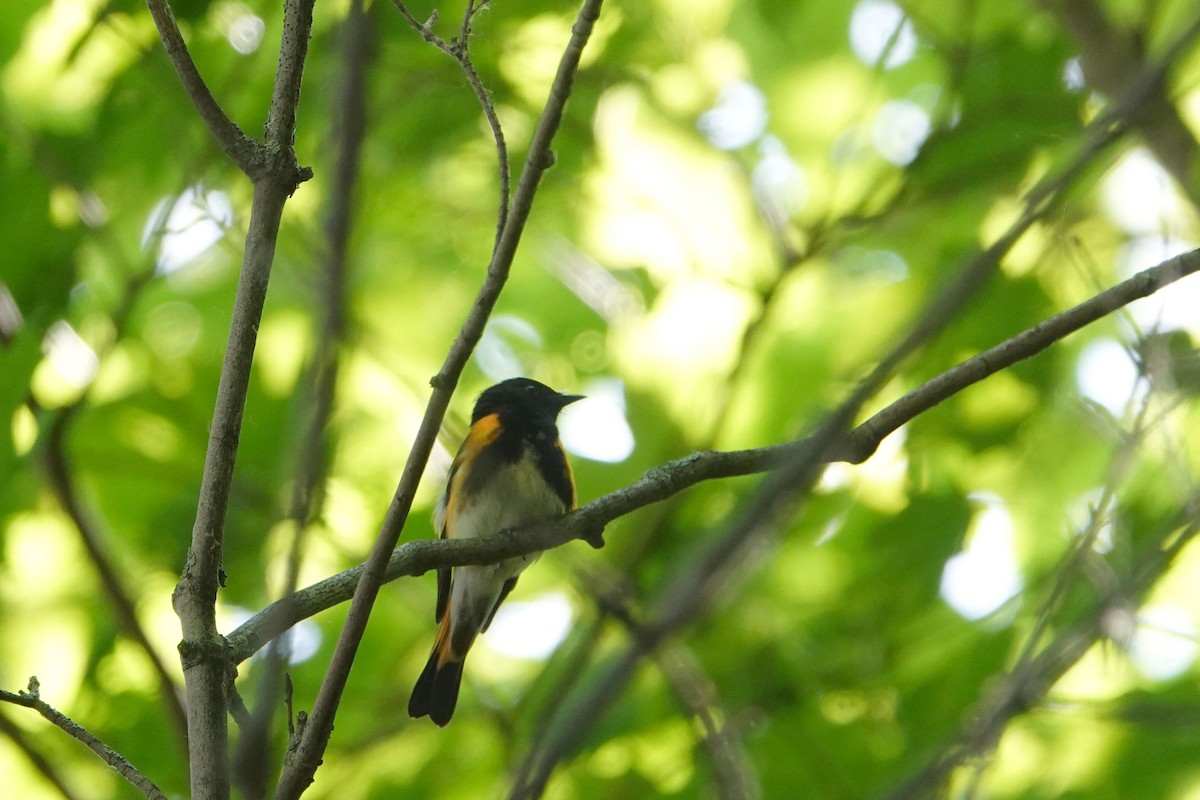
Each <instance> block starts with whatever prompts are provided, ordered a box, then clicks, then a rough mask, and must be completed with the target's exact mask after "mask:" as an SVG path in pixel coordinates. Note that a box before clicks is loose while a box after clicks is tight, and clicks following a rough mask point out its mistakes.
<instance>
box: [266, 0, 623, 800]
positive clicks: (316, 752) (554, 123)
mask: <svg viewBox="0 0 1200 800" xmlns="http://www.w3.org/2000/svg"><path fill="white" fill-rule="evenodd" d="M601 4H602V0H584V3H583V6H582V8H581V9H580V11H579V16H578V17H577V18H576V21H575V25H574V26H573V27H572V30H571V39H570V41H569V42H568V44H567V46H566V49H565V50H564V51H563V55H562V59H561V60H560V62H559V67H558V73H557V74H556V76H555V78H554V82H553V84H552V85H551V88H550V97H549V98H548V99H547V101H546V106H545V109H544V110H543V112H542V116H541V118H540V120H539V121H538V126H537V129H536V131H535V133H534V136H533V139H532V141H531V143H530V147H529V155H528V157H527V159H526V162H525V167H524V169H523V170H522V172H521V180H520V182H519V184H518V186H517V192H516V196H515V197H514V199H513V207H512V211H511V212H510V213H509V215H508V218H507V220H506V222H505V225H504V228H503V230H502V231H501V233H500V237H499V240H498V242H497V243H496V247H495V249H494V250H493V253H492V259H491V263H490V264H489V265H488V270H487V275H486V276H485V278H484V282H483V286H482V287H480V290H479V294H478V296H477V297H476V299H475V304H474V306H473V307H472V308H471V311H470V313H469V314H468V316H467V319H466V321H465V322H464V323H463V327H462V329H461V330H460V331H459V334H458V337H457V338H456V339H455V341H454V344H453V345H451V347H450V350H449V352H448V353H447V354H446V359H445V361H444V362H443V363H442V368H441V370H440V371H439V372H438V374H437V375H436V376H434V378H433V379H432V380H431V381H430V383H431V385H432V386H433V393H432V394H431V396H430V399H429V404H428V406H427V407H426V410H425V415H424V417H423V418H422V420H421V424H420V427H419V428H418V430H417V434H416V436H415V437H414V440H413V446H412V450H411V451H410V452H409V457H408V460H407V462H406V463H405V466H404V471H403V472H402V474H401V476H400V481H399V483H398V484H397V486H396V491H395V494H394V495H393V497H392V502H391V504H390V505H389V506H388V511H387V514H386V516H385V517H384V521H383V524H382V525H381V526H380V531H379V535H378V536H377V538H376V540H375V545H374V547H373V548H372V550H371V555H370V557H369V558H368V559H367V562H366V564H365V565H364V566H363V573H362V579H361V580H360V581H358V584H357V586H356V587H355V589H354V599H353V601H352V602H351V604H350V611H349V613H348V614H347V618H346V623H345V625H344V626H343V628H342V632H341V635H340V637H339V638H338V643H337V647H336V648H335V650H334V653H333V657H332V658H331V660H330V664H329V669H328V671H327V672H326V675H325V680H324V681H323V682H322V684H321V689H320V691H319V692H318V694H317V699H316V702H315V703H314V704H313V710H312V713H311V714H310V715H309V718H308V724H307V725H306V727H305V731H304V734H303V736H301V737H300V739H299V741H298V742H297V741H295V740H293V743H292V744H293V746H292V747H291V748H289V751H288V755H287V758H286V759H285V765H284V771H283V774H282V776H281V777H280V780H279V785H278V786H277V787H276V790H275V797H276V799H277V800H293V798H297V797H299V796H300V794H301V793H302V792H303V791H304V790H305V788H307V787H308V785H309V784H310V783H312V780H313V775H314V774H315V772H316V769H317V767H318V766H319V765H320V763H321V757H322V755H323V754H324V752H325V747H326V745H327V744H328V743H329V736H330V734H331V733H332V731H333V718H334V716H335V715H336V713H337V707H338V704H339V703H340V701H341V697H342V692H343V691H344V690H345V687H346V680H347V678H348V677H349V674H350V667H351V665H352V664H353V663H354V657H355V654H356V653H357V651H358V645H359V643H360V642H361V641H362V637H363V633H364V632H365V631H366V627H367V620H368V619H369V617H370V614H371V609H372V607H373V606H374V603H375V598H376V596H377V595H378V593H379V587H380V586H381V585H382V584H383V581H384V579H385V572H386V569H387V566H388V562H389V560H390V557H391V553H392V550H393V549H394V548H395V546H396V542H397V540H398V539H399V538H400V533H401V531H402V529H403V527H404V522H405V520H406V519H407V518H408V512H409V509H410V508H411V507H412V501H413V497H414V495H415V494H416V489H417V484H418V483H419V481H420V478H421V473H422V472H423V471H424V466H425V463H426V462H427V461H428V459H429V454H430V452H431V451H432V449H433V443H434V441H435V440H436V438H437V431H438V428H439V427H440V425H441V420H442V417H443V416H444V414H445V413H446V408H447V406H449V404H450V396H451V394H452V393H453V391H454V387H455V386H456V385H457V383H458V378H459V376H460V375H461V374H462V370H463V367H464V366H465V365H466V362H467V359H468V358H469V357H470V355H471V352H472V351H473V350H474V348H475V345H476V344H477V343H478V342H479V339H480V337H481V336H482V335H483V329H484V325H485V324H486V323H487V319H488V317H489V316H490V314H491V312H492V309H493V308H494V307H495V304H496V301H497V299H498V298H499V296H500V292H501V290H502V289H503V288H504V284H505V282H506V281H507V279H508V273H509V270H510V269H511V267H512V260H513V256H514V255H515V253H516V249H517V244H518V242H519V241H520V238H521V234H522V232H523V231H524V227H525V222H526V220H527V219H528V217H529V212H530V209H531V208H532V206H533V198H534V195H535V194H536V192H537V187H538V184H539V183H540V181H541V176H542V173H544V172H545V170H546V169H547V168H549V166H550V165H551V164H552V163H553V156H552V154H551V151H550V145H551V143H552V142H553V139H554V135H555V133H556V132H557V131H558V126H559V123H560V122H561V121H562V114H563V109H564V107H565V106H566V102H567V98H568V97H569V96H570V93H571V87H572V84H573V83H574V79H575V73H576V71H577V70H578V68H579V59H580V56H581V55H582V53H583V48H584V45H585V44H586V43H587V40H588V37H589V36H590V35H591V32H592V27H593V25H594V24H595V21H596V19H597V18H598V16H599V14H600V6H601Z"/></svg>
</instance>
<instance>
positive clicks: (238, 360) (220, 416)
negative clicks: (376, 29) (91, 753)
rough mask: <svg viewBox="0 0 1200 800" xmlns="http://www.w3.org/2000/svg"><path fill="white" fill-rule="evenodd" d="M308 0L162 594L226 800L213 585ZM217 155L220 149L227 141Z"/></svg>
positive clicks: (287, 174)
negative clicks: (166, 593)
mask: <svg viewBox="0 0 1200 800" xmlns="http://www.w3.org/2000/svg"><path fill="white" fill-rule="evenodd" d="M313 2H314V0H287V2H286V4H285V6H284V17H283V35H282V37H281V40H280V46H279V62H278V66H277V69H276V75H275V88H274V91H273V93H272V98H271V108H270V112H269V114H268V117H267V129H266V141H265V143H263V144H260V145H259V146H258V147H257V148H256V153H257V155H259V156H261V157H262V159H263V163H264V166H263V167H262V168H261V169H259V168H258V165H257V163H255V164H248V163H246V162H245V161H243V160H238V159H235V160H238V165H239V166H240V167H241V168H242V169H243V170H244V171H246V172H247V174H248V175H249V176H250V177H251V179H252V180H253V181H254V200H253V203H252V205H251V210H250V223H249V227H248V232H247V236H246V248H245V252H244V254H243V257H242V269H241V273H240V275H239V278H238V286H237V295H236V298H235V300H234V309H233V319H232V321H231V323H230V330H229V339H228V342H227V344H226V348H225V359H224V362H223V363H222V366H221V377H220V382H219V383H218V386H217V399H216V405H215V407H214V409H213V420H212V427H211V430H210V432H209V439H208V447H207V451H206V453H205V458H204V474H203V478H202V480H201V485H200V497H199V502H198V504H197V509H196V521H195V525H194V527H193V529H192V541H191V546H190V548H189V550H188V556H187V563H186V564H185V565H184V570H183V574H182V576H181V577H180V580H179V585H178V586H176V587H175V592H174V595H173V596H172V600H173V604H174V606H175V611H176V613H177V614H178V615H179V620H180V625H181V627H182V629H183V640H182V641H181V642H180V644H179V651H180V657H181V659H182V662H183V669H184V679H185V686H186V693H187V707H188V750H189V752H188V755H189V764H190V766H191V789H192V800H226V798H228V797H229V757H228V719H227V708H228V704H229V696H228V695H229V686H230V683H231V682H232V680H233V675H234V666H233V662H232V661H231V659H230V658H229V655H228V647H227V645H226V643H225V641H224V639H223V638H222V637H221V636H220V634H219V633H218V631H217V625H216V600H217V589H218V588H219V587H220V586H221V585H222V584H223V583H224V573H223V571H222V569H221V559H222V550H223V544H224V527H225V515H226V510H227V506H228V502H229V490H230V486H231V484H232V481H233V469H234V464H235V461H236V458H237V448H238V439H239V436H240V433H241V424H242V413H243V411H244V409H245V403H246V392H247V389H248V387H249V383H250V366H251V363H252V361H253V358H254V346H255V342H256V339H257V333H258V325H259V320H260V319H261V318H262V309H263V304H264V302H265V301H266V293H267V282H268V280H269V278H270V274H271V263H272V261H273V260H274V257H275V243H276V240H277V238H278V236H279V221H280V218H281V216H282V214H283V206H284V203H285V202H286V201H287V198H288V197H289V196H290V195H291V194H292V192H294V191H295V189H296V187H297V186H298V185H299V184H300V183H301V182H302V181H304V180H306V179H307V178H308V177H310V176H311V171H309V170H307V169H302V168H300V167H299V166H298V165H297V163H296V155H295V152H294V151H293V149H292V141H293V138H294V136H295V130H296V103H297V102H298V100H299V97H300V79H301V75H302V73H303V66H304V60H305V57H306V56H307V53H308V39H309V35H310V33H311V30H312V8H313ZM149 4H150V10H151V13H152V14H154V15H155V22H156V24H158V25H159V30H160V32H161V34H162V36H163V40H164V44H165V45H166V47H167V52H168V55H170V56H171V59H172V62H173V63H174V64H175V67H176V70H177V71H178V72H179V74H180V78H181V80H182V81H183V84H184V87H185V89H187V91H188V93H189V96H191V97H192V100H193V103H194V104H195V105H196V108H197V110H198V111H199V113H200V115H201V117H203V118H204V120H205V121H206V123H208V124H209V126H210V128H212V129H214V134H215V135H217V138H218V140H219V141H222V143H223V146H224V142H225V139H224V138H222V136H223V134H222V131H226V133H227V131H228V129H227V127H225V126H223V125H220V124H218V125H214V122H213V116H214V115H213V109H212V107H213V106H215V105H216V101H215V100H212V97H211V95H210V94H208V92H207V89H203V84H202V82H199V86H197V82H198V81H199V75H198V73H197V72H196V70H195V66H194V65H193V64H191V59H190V57H189V56H188V55H187V50H186V48H185V46H184V45H183V40H182V38H181V37H179V36H178V29H177V28H176V27H175V23H174V20H173V19H170V18H169V17H170V13H169V9H168V8H167V7H166V4H165V2H162V0H149ZM156 9H157V10H158V13H156ZM164 9H165V11H166V13H165V14H164V13H163V10H164ZM201 89H203V91H201ZM210 101H211V102H210ZM217 122H220V120H217ZM231 124H232V123H230V125H231ZM226 152H230V148H229V147H226Z"/></svg>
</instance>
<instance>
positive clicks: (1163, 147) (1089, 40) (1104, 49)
mask: <svg viewBox="0 0 1200 800" xmlns="http://www.w3.org/2000/svg"><path fill="white" fill-rule="evenodd" d="M1038 4H1039V5H1040V6H1041V7H1042V8H1044V9H1046V10H1047V11H1049V12H1050V13H1051V14H1053V15H1054V16H1055V17H1056V18H1057V19H1058V21H1059V24H1060V25H1062V27H1063V28H1064V29H1065V30H1066V31H1067V33H1068V34H1070V36H1071V38H1072V39H1074V40H1075V42H1076V44H1077V45H1078V47H1079V58H1080V63H1081V64H1082V67H1083V74H1084V77H1085V78H1086V80H1087V82H1088V83H1089V84H1090V85H1091V86H1092V87H1093V88H1095V89H1098V90H1099V91H1101V92H1103V93H1105V94H1107V95H1110V96H1115V95H1117V94H1120V92H1121V91H1122V90H1123V89H1124V88H1125V86H1126V85H1127V83H1128V81H1129V79H1130V76H1131V75H1137V74H1138V73H1139V72H1141V71H1143V70H1144V68H1145V66H1146V62H1147V55H1146V53H1145V50H1144V44H1143V42H1142V41H1141V37H1140V36H1139V34H1138V33H1137V32H1135V31H1131V30H1126V29H1124V28H1122V27H1120V26H1118V25H1116V24H1115V23H1114V22H1113V21H1112V20H1111V19H1110V18H1109V16H1108V13H1107V12H1106V11H1105V9H1104V8H1103V4H1101V3H1098V2H1096V0H1039V3H1038ZM1197 33H1200V19H1198V20H1196V21H1194V22H1193V23H1192V24H1191V25H1190V26H1189V27H1188V28H1187V29H1186V32H1185V34H1184V36H1183V37H1181V39H1182V40H1183V41H1190V40H1191V39H1193V38H1195V36H1196V34H1197ZM1165 77H1166V76H1165V75H1164V76H1162V79H1160V81H1159V82H1158V84H1157V85H1156V86H1155V87H1154V91H1153V92H1152V93H1151V95H1150V96H1149V97H1148V98H1147V102H1146V106H1145V110H1144V112H1143V113H1142V114H1140V115H1138V116H1137V117H1136V118H1135V119H1133V124H1134V126H1135V127H1136V128H1137V131H1138V133H1139V134H1140V135H1141V137H1142V139H1143V140H1145V142H1146V145H1147V147H1149V148H1150V150H1151V152H1153V153H1154V157H1155V158H1156V159H1157V160H1158V162H1159V163H1160V164H1161V165H1162V166H1163V168H1164V169H1165V170H1166V171H1167V172H1168V173H1170V174H1171V176H1172V177H1173V178H1174V179H1175V182H1176V184H1178V186H1179V187H1180V189H1182V190H1183V191H1184V193H1185V194H1187V196H1188V197H1189V198H1191V200H1192V202H1193V203H1198V202H1200V187H1198V186H1197V183H1196V178H1195V173H1196V165H1197V162H1198V161H1200V147H1198V146H1197V144H1196V137H1195V136H1194V135H1193V134H1192V132H1191V131H1190V130H1189V129H1188V126H1187V123H1186V122H1184V121H1183V118H1182V117H1181V116H1180V114H1179V110H1178V109H1177V108H1176V107H1175V105H1174V104H1173V103H1172V102H1171V99H1170V97H1169V95H1168V93H1167V84H1166V81H1165Z"/></svg>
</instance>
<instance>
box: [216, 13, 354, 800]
mask: <svg viewBox="0 0 1200 800" xmlns="http://www.w3.org/2000/svg"><path fill="white" fill-rule="evenodd" d="M372 32H373V31H372V28H371V24H370V20H369V19H368V17H367V13H366V12H365V11H364V9H363V2H362V0H353V2H352V3H351V7H350V11H349V14H348V15H347V17H346V20H345V22H344V24H343V30H342V53H343V57H342V64H343V65H344V67H345V69H344V72H343V75H342V81H341V87H340V91H338V92H337V94H336V98H337V100H336V107H335V108H334V109H333V117H334V137H333V138H334V139H335V140H336V141H337V142H338V145H339V146H338V153H337V159H336V164H335V165H334V170H333V174H332V181H331V187H330V194H329V211H328V215H327V216H326V219H325V240H326V250H325V254H324V259H323V261H324V270H323V272H322V274H321V277H320V281H319V284H320V290H319V292H318V296H317V298H316V302H317V306H318V308H317V313H318V315H319V316H320V318H321V323H320V328H319V330H318V332H317V337H316V351H315V352H314V354H313V357H312V361H311V362H310V364H309V368H308V374H309V376H310V379H311V381H312V384H311V390H310V391H311V395H310V397H309V402H308V404H307V405H308V409H307V413H308V416H309V419H308V422H307V425H306V427H305V429H304V433H303V435H302V437H301V441H300V446H299V448H298V451H297V453H296V467H295V476H294V479H293V484H292V493H291V498H290V500H289V505H288V510H287V520H288V521H289V522H290V528H291V530H292V532H293V539H292V544H291V548H290V552H289V554H288V560H287V574H286V577H285V579H284V586H283V589H282V597H283V598H284V599H283V600H282V602H284V603H287V602H288V598H290V596H291V595H292V594H293V593H294V592H295V591H296V588H297V583H298V581H299V577H300V565H301V561H302V559H303V553H304V541H305V537H306V534H307V530H308V525H309V523H310V521H311V520H312V519H313V518H314V517H316V516H317V515H318V514H319V513H320V512H319V506H320V502H321V500H320V492H319V491H318V485H319V483H320V481H321V477H322V475H323V474H324V468H325V457H324V451H325V447H326V429H327V428H328V425H329V418H330V415H331V414H332V412H333V405H334V391H335V388H336V386H337V376H338V351H339V348H340V347H341V345H342V339H343V336H344V333H345V327H346V262H347V251H348V244H349V240H350V230H351V216H352V213H353V209H354V194H355V187H356V184H357V179H358V172H359V157H360V153H361V145H362V140H363V135H364V130H365V126H366V74H367V68H368V62H369V61H370V56H371V55H372V52H373V46H374V41H373V36H372ZM289 656H290V642H289V639H288V634H286V633H285V634H283V635H281V636H279V637H278V638H276V639H275V640H274V641H273V642H272V644H271V647H270V648H269V650H268V652H267V658H266V661H265V663H264V664H263V673H262V678H261V680H260V681H259V685H258V697H257V701H256V704H255V708H254V711H253V713H252V714H251V715H250V719H249V722H248V724H247V725H246V726H245V727H243V729H242V732H241V740H240V742H239V744H238V750H237V753H236V755H235V758H234V778H235V780H236V781H237V783H238V787H239V788H240V789H241V791H242V794H243V795H245V796H246V797H247V798H260V797H264V796H265V795H266V792H267V781H268V774H269V771H270V760H269V758H268V744H269V741H270V735H271V728H272V725H271V723H272V719H273V717H274V714H275V712H276V709H278V708H279V699H280V697H281V696H282V694H281V692H282V688H283V672H284V669H285V668H286V666H287V662H288V658H289Z"/></svg>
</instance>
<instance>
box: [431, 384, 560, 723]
mask: <svg viewBox="0 0 1200 800" xmlns="http://www.w3.org/2000/svg"><path fill="white" fill-rule="evenodd" d="M582 398H583V396H582V395H577V394H559V393H558V392H556V391H554V390H553V389H551V388H550V387H548V386H546V385H544V384H541V383H538V382H537V381H535V380H530V379H529V378H512V379H510V380H507V381H503V382H502V383H498V384H496V385H495V386H493V387H491V388H490V389H488V390H487V391H485V392H484V393H483V394H481V395H480V396H479V400H478V401H476V403H475V411H474V413H472V414H471V430H470V432H468V434H467V438H466V440H465V441H464V442H463V443H462V447H460V448H459V450H458V455H456V456H455V457H454V464H453V465H452V466H451V467H450V476H449V478H448V480H447V482H446V491H445V493H444V494H443V495H442V497H441V498H440V499H439V500H438V504H437V507H436V508H435V509H434V512H433V524H434V527H435V528H436V529H437V530H438V531H439V533H440V534H441V537H442V538H443V539H463V538H472V537H477V536H493V535H495V534H497V533H499V532H500V531H502V530H504V529H505V528H513V527H516V526H518V525H522V524H525V523H529V522H534V521H536V520H542V519H549V518H552V517H556V516H560V515H561V514H564V513H566V512H567V511H570V510H571V509H573V508H575V480H574V477H573V476H572V474H571V464H570V462H568V461H567V454H566V452H565V451H564V450H563V446H562V442H561V441H560V440H559V438H558V426H557V424H556V420H557V418H558V413H559V412H560V411H562V410H563V408H565V407H566V406H567V405H569V404H571V403H574V402H575V401H576V400H581V399H582ZM538 555H539V554H538V553H532V554H530V555H527V556H523V557H518V558H510V559H507V560H505V561H502V562H500V563H499V564H494V565H491V566H486V567H455V568H454V569H439V570H438V576H437V577H438V594H437V622H438V634H437V639H436V640H435V641H434V644H433V652H432V653H431V654H430V656H429V663H427V664H426V665H425V670H424V671H423V672H422V673H421V677H420V678H418V679H417V685H416V687H414V688H413V693H412V698H411V699H410V700H409V701H408V713H409V714H410V715H411V716H413V717H423V716H425V715H429V718H430V719H431V720H433V721H434V722H436V723H437V724H438V725H445V724H446V723H448V722H449V721H450V717H452V716H453V715H454V706H455V705H456V704H457V703H458V688H459V685H460V684H461V682H462V672H463V660H464V659H465V658H466V657H467V651H468V650H470V649H471V645H472V644H474V643H475V637H476V636H478V635H479V634H480V633H481V632H483V631H486V630H487V628H488V625H490V624H491V622H492V617H494V616H495V614H496V609H497V608H498V607H499V605H500V603H502V602H503V601H504V598H505V597H507V596H508V593H509V592H511V591H512V589H513V587H514V586H516V584H517V576H518V575H520V574H521V572H522V570H524V569H525V568H526V567H527V566H529V565H530V564H531V563H533V562H534V561H535V560H536V559H537V557H538Z"/></svg>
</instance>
